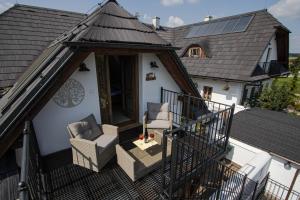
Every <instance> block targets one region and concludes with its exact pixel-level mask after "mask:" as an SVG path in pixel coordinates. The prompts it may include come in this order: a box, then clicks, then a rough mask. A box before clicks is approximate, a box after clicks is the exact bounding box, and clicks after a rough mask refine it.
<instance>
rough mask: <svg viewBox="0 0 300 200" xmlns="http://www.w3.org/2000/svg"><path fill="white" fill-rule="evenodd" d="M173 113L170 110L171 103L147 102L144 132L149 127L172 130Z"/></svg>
mask: <svg viewBox="0 0 300 200" xmlns="http://www.w3.org/2000/svg"><path fill="white" fill-rule="evenodd" d="M172 126H173V113H172V112H169V103H163V104H160V103H147V111H146V112H145V114H144V117H143V133H145V131H146V128H147V129H169V130H172Z"/></svg>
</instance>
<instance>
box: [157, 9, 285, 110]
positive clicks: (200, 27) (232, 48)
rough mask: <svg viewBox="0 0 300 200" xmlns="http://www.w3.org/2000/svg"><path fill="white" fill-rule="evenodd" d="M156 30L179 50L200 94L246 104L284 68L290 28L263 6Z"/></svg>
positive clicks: (219, 99) (217, 99) (205, 96)
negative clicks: (259, 8)
mask: <svg viewBox="0 0 300 200" xmlns="http://www.w3.org/2000/svg"><path fill="white" fill-rule="evenodd" d="M157 32H158V33H159V34H160V35H161V36H162V37H163V38H165V39H166V40H167V41H169V42H171V43H172V44H173V45H174V46H177V47H180V49H179V50H177V51H176V52H177V55H178V56H179V57H180V59H181V61H182V63H183V64H184V66H185V67H186V69H187V71H188V73H189V75H190V76H191V77H192V79H193V81H194V83H195V85H196V86H197V87H198V90H199V92H200V93H201V95H202V97H204V98H207V99H211V100H213V101H218V102H223V103H226V104H232V103H235V104H237V105H244V104H249V102H251V101H253V100H255V98H256V97H257V96H258V94H259V93H260V91H261V90H262V88H263V87H268V86H270V85H271V83H272V80H273V78H274V77H278V76H282V75H286V74H288V55H289V33H290V31H289V30H288V29H287V28H286V27H285V26H284V25H283V24H281V23H280V22H279V21H278V20H277V19H276V18H274V17H273V16H272V15H271V14H270V13H269V12H268V11H267V10H259V11H255V12H249V13H243V14H240V15H234V16H229V17H223V18H217V19H212V18H211V17H210V18H207V20H206V21H203V22H199V23H195V24H189V25H184V26H180V27H175V28H165V27H160V28H159V29H157Z"/></svg>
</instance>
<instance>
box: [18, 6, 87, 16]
mask: <svg viewBox="0 0 300 200" xmlns="http://www.w3.org/2000/svg"><path fill="white" fill-rule="evenodd" d="M13 7H25V8H33V9H43V10H49V11H54V12H64V13H70V14H76V15H83V16H86V15H87V14H84V13H80V12H75V11H69V10H62V9H56V8H47V7H42V6H34V5H28V4H19V3H16V4H15V5H14V6H13Z"/></svg>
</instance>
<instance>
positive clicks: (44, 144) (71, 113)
mask: <svg viewBox="0 0 300 200" xmlns="http://www.w3.org/2000/svg"><path fill="white" fill-rule="evenodd" d="M152 61H155V62H156V63H157V64H158V66H159V68H158V69H152V68H151V67H150V62H152ZM84 62H85V63H86V65H87V67H88V68H89V69H90V70H91V71H89V72H78V70H76V71H75V72H74V73H73V74H72V76H71V78H73V79H76V80H77V81H79V82H80V83H81V84H82V86H83V87H84V89H85V97H84V100H83V101H82V102H81V104H79V105H78V106H75V107H72V108H63V107H60V106H58V105H57V104H56V103H55V102H54V101H53V99H51V100H50V101H49V102H48V103H47V104H46V105H45V107H44V108H43V109H42V110H41V111H40V112H39V113H38V115H37V116H36V117H35V118H34V120H33V125H34V128H35V131H36V135H37V140H38V143H39V147H40V150H41V154H42V155H43V156H44V155H48V154H51V153H54V152H57V151H61V150H63V149H67V148H70V142H69V135H68V132H67V129H66V127H67V125H68V124H69V123H72V122H75V121H78V120H80V119H83V118H84V117H86V116H88V115H89V114H91V113H92V114H94V115H95V117H96V120H97V122H98V123H100V122H101V113H100V107H99V94H98V88H97V85H98V84H97V76H96V63H95V56H94V54H91V55H89V57H88V58H87V59H86V60H85V61H84ZM149 72H154V73H155V75H156V80H153V81H146V74H147V73H149ZM161 87H164V88H166V89H168V90H173V91H177V92H180V91H181V90H180V88H179V86H178V85H177V84H176V82H175V81H174V80H173V78H172V77H171V75H170V74H169V73H168V71H167V70H166V68H165V67H164V66H163V64H162V63H161V62H160V60H159V59H158V58H157V56H156V55H155V54H140V55H139V101H140V102H139V116H140V117H139V121H140V122H142V117H143V114H144V112H145V111H146V109H147V102H157V103H159V102H160V91H161Z"/></svg>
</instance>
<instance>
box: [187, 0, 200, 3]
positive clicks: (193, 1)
mask: <svg viewBox="0 0 300 200" xmlns="http://www.w3.org/2000/svg"><path fill="white" fill-rule="evenodd" d="M199 1H200V0H187V2H188V3H198V2H199Z"/></svg>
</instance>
